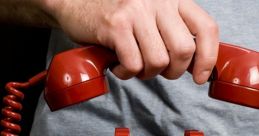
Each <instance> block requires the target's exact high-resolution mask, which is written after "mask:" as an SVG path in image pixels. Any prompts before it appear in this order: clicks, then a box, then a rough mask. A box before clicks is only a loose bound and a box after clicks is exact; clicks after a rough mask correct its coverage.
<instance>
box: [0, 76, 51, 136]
mask: <svg viewBox="0 0 259 136" xmlns="http://www.w3.org/2000/svg"><path fill="white" fill-rule="evenodd" d="M46 75H47V71H43V72H41V73H39V74H37V75H36V76H34V77H32V78H31V79H29V81H28V82H24V83H19V82H9V83H7V84H6V86H5V89H6V91H7V93H8V95H7V96H5V97H4V99H3V103H4V105H5V107H4V108H3V109H2V116H1V126H2V127H3V130H2V131H1V136H17V135H18V134H19V133H20V132H21V127H20V125H19V124H18V122H19V121H20V120H21V119H22V117H21V115H20V114H19V113H18V111H21V110H22V104H21V102H22V100H23V98H24V94H23V93H22V92H21V91H19V90H18V89H27V88H29V87H31V86H34V85H36V84H38V83H40V82H41V81H43V80H44V79H45V77H46Z"/></svg>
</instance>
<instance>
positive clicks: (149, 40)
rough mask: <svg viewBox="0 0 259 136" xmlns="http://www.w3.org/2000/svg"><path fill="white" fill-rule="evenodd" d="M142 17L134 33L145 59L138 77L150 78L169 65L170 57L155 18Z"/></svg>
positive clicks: (136, 23)
mask: <svg viewBox="0 0 259 136" xmlns="http://www.w3.org/2000/svg"><path fill="white" fill-rule="evenodd" d="M142 18H143V20H142V22H140V21H138V22H135V24H134V33H135V36H136V38H137V40H138V43H139V48H140V50H141V53H142V56H143V61H144V69H143V71H142V72H141V73H140V74H139V75H138V77H139V78H141V79H149V78H152V77H154V76H156V75H158V74H159V73H160V72H161V71H163V70H164V68H166V67H167V65H168V64H169V57H168V54H167V50H166V47H165V45H164V43H163V40H162V38H161V36H160V33H159V31H158V29H157V25H156V22H155V19H153V20H151V19H148V16H143V17H142ZM153 18H154V17H153Z"/></svg>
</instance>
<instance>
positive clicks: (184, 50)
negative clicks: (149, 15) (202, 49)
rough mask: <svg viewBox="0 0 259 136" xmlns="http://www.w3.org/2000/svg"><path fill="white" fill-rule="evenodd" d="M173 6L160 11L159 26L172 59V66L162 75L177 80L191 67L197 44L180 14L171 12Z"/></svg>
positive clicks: (158, 16)
mask: <svg viewBox="0 0 259 136" xmlns="http://www.w3.org/2000/svg"><path fill="white" fill-rule="evenodd" d="M171 5H172V4H167V5H166V6H167V7H164V8H161V9H160V11H159V12H158V15H157V24H158V27H159V30H160V33H161V35H162V37H163V40H164V43H165V45H166V47H167V50H168V53H169V57H170V64H169V65H168V67H167V68H166V69H165V70H164V71H163V72H162V73H161V75H163V76H164V77H166V78H168V79H176V78H178V77H180V76H181V75H182V74H183V73H184V72H185V71H186V69H187V67H188V66H189V64H190V62H191V60H192V56H193V53H194V52H195V43H194V41H193V36H192V35H191V33H190V32H189V30H188V28H187V27H186V25H185V24H184V22H183V20H182V19H181V17H180V15H179V14H178V12H174V11H173V10H171V9H173V8H172V7H171Z"/></svg>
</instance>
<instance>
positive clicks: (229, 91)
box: [1, 43, 259, 133]
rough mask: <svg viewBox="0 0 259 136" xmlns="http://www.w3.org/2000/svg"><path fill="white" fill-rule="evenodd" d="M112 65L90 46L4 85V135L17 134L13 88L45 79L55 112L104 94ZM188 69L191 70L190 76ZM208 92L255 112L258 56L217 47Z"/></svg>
mask: <svg viewBox="0 0 259 136" xmlns="http://www.w3.org/2000/svg"><path fill="white" fill-rule="evenodd" d="M114 63H117V58H116V56H115V54H114V53H113V52H111V51H110V50H108V49H105V48H103V47H100V46H93V45H88V46H86V47H82V48H76V49H72V50H69V51H65V52H63V53H60V54H58V55H56V56H55V57H54V58H53V60H52V62H51V64H50V67H49V69H48V71H47V72H42V73H40V74H39V75H37V76H35V77H33V78H32V79H30V80H29V81H28V82H26V83H9V84H8V85H7V90H9V93H11V94H13V95H9V96H8V97H7V98H6V99H5V103H6V104H7V105H8V106H7V107H5V111H6V112H4V113H3V114H4V115H3V116H5V118H4V119H3V120H1V125H2V126H4V127H5V128H7V129H8V131H10V130H14V131H11V132H18V131H19V130H20V128H17V127H18V125H16V124H12V123H11V122H12V121H13V120H19V114H18V113H15V112H13V111H12V110H14V109H19V110H20V109H21V108H20V107H19V106H21V105H19V103H16V104H14V102H15V101H17V100H21V99H22V97H23V96H22V93H21V92H19V91H18V90H17V89H16V88H26V87H29V86H31V85H34V84H36V83H37V82H38V81H41V80H42V79H44V78H45V77H46V88H45V91H44V98H45V99H46V101H47V103H48V105H49V107H50V109H51V110H52V111H55V110H58V109H61V108H64V107H67V106H70V105H73V104H76V103H79V102H82V101H86V100H89V99H91V98H94V97H97V96H99V95H102V94H105V93H106V92H108V88H107V83H106V81H105V72H104V71H105V70H106V69H107V68H108V67H109V66H110V65H111V64H114ZM191 69H192V66H190V68H189V71H190V73H192V71H191ZM209 90H210V91H209V96H210V97H212V98H215V99H219V100H223V101H228V102H232V103H236V104H240V105H244V106H248V107H253V108H257V109H259V53H258V52H256V51H252V50H249V49H245V48H241V47H238V46H233V45H230V44H225V43H220V47H219V55H218V61H217V63H216V66H215V69H214V71H213V73H212V80H211V82H210V88H209ZM15 97H16V98H15ZM17 98H19V99H17ZM12 101H14V102H12ZM13 107H14V108H13ZM11 112H12V113H11ZM7 118H9V119H7ZM10 118H12V119H10ZM8 123H9V124H8ZM15 125H16V126H15ZM8 131H7V132H8ZM2 133H3V132H2Z"/></svg>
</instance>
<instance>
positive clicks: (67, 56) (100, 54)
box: [44, 46, 117, 111]
mask: <svg viewBox="0 0 259 136" xmlns="http://www.w3.org/2000/svg"><path fill="white" fill-rule="evenodd" d="M116 61H117V60H116V56H115V55H114V53H113V52H111V51H109V50H108V49H105V48H102V47H98V46H86V47H82V48H76V49H72V50H69V51H65V52H63V53H60V54H58V55H56V56H55V57H54V58H53V59H52V62H51V64H50V67H49V70H48V75H47V81H46V88H45V96H44V97H45V99H46V101H47V103H48V105H49V107H50V109H51V110H52V111H54V110H58V109H60V108H63V107H66V106H69V105H72V104H76V103H79V102H82V101H86V100H89V99H91V98H93V97H96V96H99V95H102V94H105V93H106V92H107V91H108V88H107V84H106V82H105V77H104V76H105V70H106V68H107V67H108V66H110V65H111V64H113V63H114V62H116Z"/></svg>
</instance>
